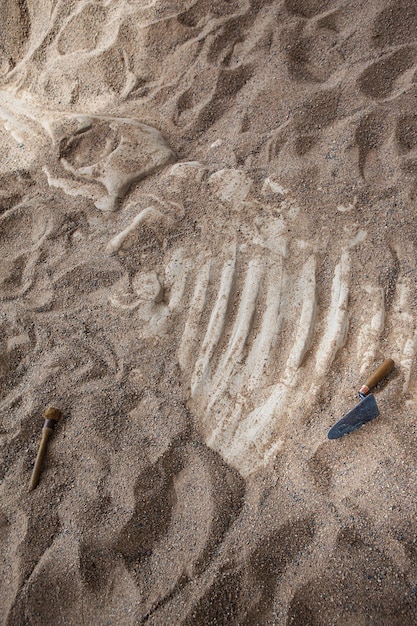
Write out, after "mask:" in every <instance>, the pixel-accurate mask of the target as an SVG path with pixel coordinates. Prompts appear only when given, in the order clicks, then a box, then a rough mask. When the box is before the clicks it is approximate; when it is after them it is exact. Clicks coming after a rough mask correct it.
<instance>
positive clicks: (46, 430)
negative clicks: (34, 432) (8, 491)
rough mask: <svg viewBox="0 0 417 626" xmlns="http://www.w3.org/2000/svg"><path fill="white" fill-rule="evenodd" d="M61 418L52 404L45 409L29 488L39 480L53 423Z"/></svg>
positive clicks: (58, 411)
mask: <svg viewBox="0 0 417 626" xmlns="http://www.w3.org/2000/svg"><path fill="white" fill-rule="evenodd" d="M60 419H61V411H60V410H59V409H56V408H55V407H54V406H51V407H49V409H46V411H45V422H44V424H43V428H42V439H41V443H40V445H39V450H38V454H37V456H36V461H35V466H34V468H33V472H32V477H31V479H30V485H29V489H30V491H32V489H35V488H36V487H37V485H38V482H39V476H40V473H41V469H42V463H43V460H44V458H45V453H46V448H47V446H48V441H49V437H50V436H51V434H52V433H53V430H54V428H55V424H56V423H57V422H59V420H60Z"/></svg>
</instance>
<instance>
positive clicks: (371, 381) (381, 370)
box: [359, 359, 395, 396]
mask: <svg viewBox="0 0 417 626" xmlns="http://www.w3.org/2000/svg"><path fill="white" fill-rule="evenodd" d="M394 366H395V363H394V361H393V360H392V359H385V361H384V362H383V363H381V365H380V366H379V367H378V369H377V370H375V372H374V373H373V374H372V376H370V377H369V378H368V380H367V381H366V383H365V384H364V385H362V387H361V388H360V390H359V395H363V396H366V395H367V394H368V393H369V392H370V390H371V389H373V388H374V387H375V386H376V385H377V384H378V383H379V382H380V381H381V380H382V379H383V378H385V376H387V375H388V374H389V373H390V372H391V371H392V370H393V369H394Z"/></svg>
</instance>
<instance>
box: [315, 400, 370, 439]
mask: <svg viewBox="0 0 417 626" xmlns="http://www.w3.org/2000/svg"><path fill="white" fill-rule="evenodd" d="M378 415H379V410H378V405H377V403H376V400H375V397H374V396H373V395H372V394H369V396H366V397H365V398H364V399H363V400H361V402H359V404H357V405H356V406H355V407H354V408H353V409H352V410H351V411H349V413H346V415H345V416H344V417H342V419H341V420H339V421H338V422H337V423H336V424H335V425H334V426H332V427H331V429H330V430H329V432H328V435H327V436H328V438H329V439H338V438H339V437H342V436H343V435H346V434H347V433H351V432H352V431H354V430H356V429H357V428H360V426H363V425H364V424H366V422H370V421H371V420H373V419H374V418H375V417H378Z"/></svg>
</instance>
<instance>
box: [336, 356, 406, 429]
mask: <svg viewBox="0 0 417 626" xmlns="http://www.w3.org/2000/svg"><path fill="white" fill-rule="evenodd" d="M394 365H395V363H394V361H393V360H392V359H385V361H384V362H383V363H381V365H380V366H379V367H378V369H377V370H376V371H375V372H374V373H373V374H372V376H370V377H369V378H368V380H367V381H366V383H365V384H364V385H362V387H361V388H360V389H359V392H358V393H359V397H360V398H361V401H360V402H359V404H357V405H356V406H355V407H354V408H353V409H352V410H351V411H349V413H346V415H345V416H344V417H342V419H341V420H339V421H338V422H337V423H336V424H335V425H334V426H332V427H331V429H330V430H329V432H328V434H327V436H328V438H329V439H338V438H339V437H342V436H343V435H346V434H347V433H351V432H352V431H354V430H356V429H357V428H360V427H361V426H363V424H366V422H370V421H371V420H373V419H374V418H375V417H378V415H379V410H378V405H377V403H376V400H375V397H374V396H373V394H372V393H369V392H370V391H371V389H373V388H374V387H376V385H377V384H378V383H379V382H380V381H381V380H382V379H383V378H385V376H388V374H389V373H390V372H391V371H392V369H393V368H394Z"/></svg>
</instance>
